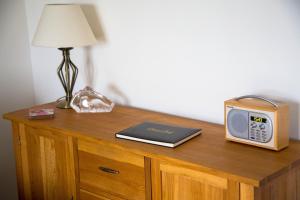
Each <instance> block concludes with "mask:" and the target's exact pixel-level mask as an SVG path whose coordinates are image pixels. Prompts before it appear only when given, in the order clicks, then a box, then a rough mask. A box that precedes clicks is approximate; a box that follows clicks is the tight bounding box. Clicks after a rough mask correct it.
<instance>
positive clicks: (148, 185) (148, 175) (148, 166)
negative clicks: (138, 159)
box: [144, 157, 152, 200]
mask: <svg viewBox="0 0 300 200" xmlns="http://www.w3.org/2000/svg"><path fill="white" fill-rule="evenodd" d="M144 160H145V169H144V170H145V197H146V198H145V199H146V200H151V199H152V186H151V182H152V181H151V159H150V158H148V157H145V158H144Z"/></svg>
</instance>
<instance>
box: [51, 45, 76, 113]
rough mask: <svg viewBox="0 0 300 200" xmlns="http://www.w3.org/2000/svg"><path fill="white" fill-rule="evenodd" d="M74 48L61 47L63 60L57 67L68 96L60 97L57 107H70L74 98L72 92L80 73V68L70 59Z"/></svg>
mask: <svg viewBox="0 0 300 200" xmlns="http://www.w3.org/2000/svg"><path fill="white" fill-rule="evenodd" d="M72 49H73V48H72V47H70V48H59V50H61V51H62V54H63V60H62V62H61V64H60V65H59V66H58V68H57V75H58V77H59V80H60V82H61V84H62V86H63V88H64V90H65V93H66V96H64V97H62V98H60V99H58V100H57V101H56V102H57V105H56V107H57V108H61V109H68V108H71V106H70V103H71V100H72V96H73V95H72V93H73V89H74V85H75V81H76V78H77V75H78V68H77V67H76V66H75V65H74V64H73V63H72V61H71V59H70V50H72Z"/></svg>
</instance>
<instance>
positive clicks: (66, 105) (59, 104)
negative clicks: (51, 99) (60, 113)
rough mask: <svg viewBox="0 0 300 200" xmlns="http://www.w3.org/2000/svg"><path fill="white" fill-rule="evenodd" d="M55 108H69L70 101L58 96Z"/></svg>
mask: <svg viewBox="0 0 300 200" xmlns="http://www.w3.org/2000/svg"><path fill="white" fill-rule="evenodd" d="M56 108H61V109H71V108H72V107H71V105H70V101H67V100H66V99H65V97H62V98H59V99H57V101H56Z"/></svg>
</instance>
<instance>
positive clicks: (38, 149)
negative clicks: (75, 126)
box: [15, 124, 76, 200]
mask: <svg viewBox="0 0 300 200" xmlns="http://www.w3.org/2000/svg"><path fill="white" fill-rule="evenodd" d="M18 127H19V128H18V134H15V136H16V137H19V138H18V139H19V144H18V145H20V147H19V148H16V149H19V152H17V153H18V154H20V158H21V159H20V160H19V162H20V163H19V164H18V165H20V166H22V167H21V170H22V172H21V174H22V178H21V179H22V181H20V182H21V184H19V187H22V188H23V190H21V191H23V194H21V195H20V196H21V199H26V200H35V199H36V200H42V199H47V200H56V199H67V200H68V199H72V198H73V199H76V184H75V167H74V154H73V153H74V151H73V150H74V149H73V140H72V138H69V137H67V136H62V135H59V134H56V133H53V132H50V131H45V130H42V129H36V128H31V127H25V126H24V125H22V124H20V125H19V126H18Z"/></svg>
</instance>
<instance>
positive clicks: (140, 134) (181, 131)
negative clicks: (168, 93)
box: [116, 122, 201, 147]
mask: <svg viewBox="0 0 300 200" xmlns="http://www.w3.org/2000/svg"><path fill="white" fill-rule="evenodd" d="M200 133H201V129H196V128H184V127H177V126H170V125H165V124H158V123H152V122H144V123H141V124H138V125H136V126H134V127H130V128H128V129H125V130H123V131H121V132H119V133H116V137H117V138H123V139H128V140H135V141H139V142H145V143H151V144H156V145H161V146H166V147H176V146H178V145H179V144H181V143H183V142H186V141H187V140H189V139H191V138H193V137H195V136H197V135H199V134H200Z"/></svg>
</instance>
